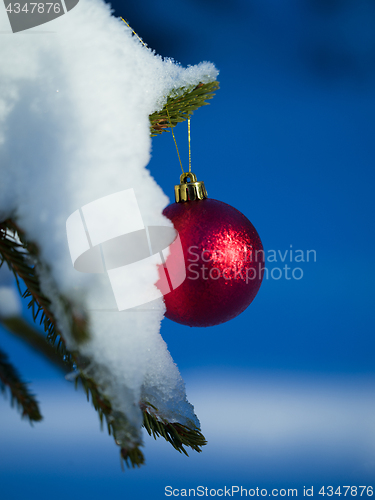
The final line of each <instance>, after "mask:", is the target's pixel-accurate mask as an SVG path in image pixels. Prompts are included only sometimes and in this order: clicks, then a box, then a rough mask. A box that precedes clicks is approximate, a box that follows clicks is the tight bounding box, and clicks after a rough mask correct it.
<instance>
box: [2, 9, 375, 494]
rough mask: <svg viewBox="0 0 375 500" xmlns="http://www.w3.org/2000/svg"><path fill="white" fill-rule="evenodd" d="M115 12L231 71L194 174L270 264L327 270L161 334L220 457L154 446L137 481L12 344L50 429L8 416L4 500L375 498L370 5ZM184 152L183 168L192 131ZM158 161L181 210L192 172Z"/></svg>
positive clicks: (38, 366) (164, 145)
mask: <svg viewBox="0 0 375 500" xmlns="http://www.w3.org/2000/svg"><path fill="white" fill-rule="evenodd" d="M112 5H113V7H114V8H115V14H116V15H118V16H122V17H124V18H126V19H127V20H128V22H129V23H130V24H131V25H132V27H133V28H134V29H135V30H136V31H137V32H138V34H139V35H140V36H142V37H143V39H144V40H145V41H146V42H147V43H148V44H149V46H151V47H153V48H154V49H155V50H156V51H157V52H158V53H159V54H161V55H163V56H168V57H173V58H174V59H176V60H177V61H180V62H181V63H182V64H183V65H188V64H195V63H198V62H200V61H202V60H210V61H212V62H214V63H215V64H216V65H217V67H218V69H219V70H220V75H219V81H220V86H221V88H220V90H219V91H218V92H217V95H216V96H215V98H214V99H213V100H212V101H211V105H210V106H207V107H205V108H202V109H200V110H198V111H197V112H196V113H195V114H194V118H193V120H192V162H193V163H192V166H193V171H194V172H195V173H196V174H197V176H198V178H199V179H200V180H204V181H205V184H206V187H207V189H208V193H209V196H210V197H212V198H215V199H219V200H221V201H224V202H226V203H229V204H230V205H232V206H234V207H236V208H237V209H239V210H240V211H241V212H243V213H244V214H245V215H246V216H247V217H248V218H249V219H250V220H251V222H252V223H253V224H254V225H255V227H256V228H257V230H258V232H259V235H260V237H261V239H262V241H263V245H264V248H265V250H266V252H267V251H268V250H276V251H278V250H280V251H281V252H282V253H284V252H285V251H286V250H289V249H290V248H291V245H292V249H293V250H297V249H300V250H303V251H304V252H306V251H307V250H311V249H313V250H315V251H316V256H317V258H316V262H309V263H307V262H306V263H294V262H289V259H288V262H287V264H288V266H289V267H292V268H293V267H300V268H302V270H303V278H302V279H301V280H294V279H291V280H286V279H285V278H282V279H279V280H274V279H268V280H264V282H263V284H262V287H261V289H260V292H259V293H258V296H257V297H256V299H255V300H254V302H253V303H252V304H251V305H250V307H249V308H248V309H247V310H246V311H245V312H244V313H243V314H242V315H241V316H239V317H237V318H236V319H234V320H232V321H231V322H229V323H226V324H224V325H220V326H217V327H213V328H209V329H199V328H189V327H185V326H182V325H178V324H175V323H173V322H171V321H169V320H164V322H163V325H162V330H161V333H162V335H163V338H164V339H165V341H166V342H167V344H168V347H169V350H170V352H171V354H172V356H173V358H174V360H175V362H176V363H177V364H178V366H179V368H180V370H181V373H182V375H183V377H184V379H185V381H186V384H187V393H188V397H189V399H190V400H191V401H192V403H193V404H194V405H195V407H196V411H197V413H198V416H199V417H200V418H201V423H202V428H203V432H204V434H205V435H206V437H207V438H208V440H209V445H208V446H207V447H206V449H205V450H204V452H203V453H202V454H200V455H198V454H192V456H191V457H190V458H189V459H188V458H186V457H184V456H179V455H178V454H177V452H175V451H174V450H173V449H172V448H171V447H170V446H168V445H167V444H166V443H164V442H162V441H158V442H157V443H154V442H153V440H152V439H151V438H147V437H146V439H145V449H144V452H145V454H146V459H147V466H146V467H143V468H142V469H141V470H136V471H127V472H126V473H125V474H123V473H121V470H120V466H119V459H118V453H117V449H116V447H115V445H114V444H113V442H112V439H111V438H109V437H108V436H107V435H106V434H105V433H104V432H103V433H101V432H100V431H99V425H98V421H97V420H98V419H97V416H96V414H95V411H94V410H93V409H91V407H90V405H88V404H87V403H86V402H85V398H84V396H83V394H81V393H80V392H78V393H76V392H75V391H74V389H73V387H72V385H71V384H69V383H68V382H66V381H64V379H63V377H62V376H61V374H60V373H59V372H58V371H57V370H56V369H54V368H52V367H50V366H49V365H48V364H47V362H45V361H44V360H42V359H41V358H39V357H38V356H37V355H35V354H33V353H31V352H30V351H29V350H28V348H27V347H25V346H23V345H22V344H21V343H20V342H19V341H17V340H16V339H14V338H12V337H11V336H10V335H9V334H7V333H6V332H4V331H0V342H1V346H2V348H3V349H4V350H5V351H6V352H8V354H9V356H10V358H11V360H12V361H13V362H14V363H15V364H16V365H17V366H18V368H19V369H20V371H21V372H22V374H23V376H24V377H25V378H26V379H27V380H30V381H32V382H33V385H32V387H33V390H34V391H35V392H36V393H37V394H38V397H39V400H40V401H41V404H42V412H43V414H44V416H45V421H44V422H43V423H41V424H38V425H35V427H34V428H33V429H31V428H30V426H29V425H28V424H27V423H26V422H22V421H20V418H19V415H18V414H17V413H16V412H15V410H12V409H10V408H9V404H8V402H6V401H5V402H4V401H2V400H0V408H1V411H0V422H1V427H0V429H1V430H0V483H1V486H0V488H1V489H0V492H1V497H2V498H5V499H6V500H8V499H12V498H14V499H21V498H26V497H27V498H41V499H44V498H45V499H47V498H51V497H52V496H53V497H54V498H55V499H60V498H61V499H62V498H66V497H67V496H69V497H70V498H79V497H81V498H93V499H96V498H102V497H103V496H108V497H110V498H112V497H113V498H140V499H143V498H150V497H151V498H164V495H163V489H164V486H166V485H167V484H171V485H172V486H174V487H175V488H183V487H196V486H199V485H200V484H203V485H205V486H209V487H216V488H219V487H222V486H223V485H227V486H229V485H232V484H240V485H241V484H242V485H243V486H244V487H247V488H252V487H256V486H259V487H264V488H272V487H274V488H282V487H287V488H288V487H289V488H291V487H299V488H301V487H302V486H303V485H305V486H311V485H312V484H314V485H316V486H317V485H319V486H323V485H325V486H328V485H329V484H332V483H333V485H336V486H338V485H339V484H341V485H344V484H345V485H349V484H350V485H353V484H354V485H359V484H363V485H365V484H366V485H367V484H372V485H373V486H375V484H374V478H375V395H374V394H375V393H374V388H375V367H374V352H375V343H374V331H375V330H374V292H373V282H374V277H375V276H374V275H375V273H374V258H373V252H374V201H373V200H374V196H373V190H374V156H375V140H374V132H375V121H374V117H375V29H374V27H375V4H374V2H373V1H370V0H342V1H334V0H325V1H323V0H283V2H279V1H276V0H253V1H250V0H234V1H232V2H230V3H228V2H224V1H221V0H220V1H219V0H216V1H215V2H214V1H213V0H199V1H197V0H175V1H174V2H171V1H169V0H166V1H164V2H152V1H151V0H145V1H143V2H132V3H131V4H129V3H128V2H123V1H120V0H119V1H113V2H112ZM176 136H177V140H178V144H179V148H180V151H181V153H182V155H183V162H184V163H185V165H187V128H186V124H180V125H179V126H178V127H177V129H176ZM152 154H153V157H152V160H151V162H150V164H149V169H150V171H151V173H152V175H153V176H154V177H155V178H156V180H157V182H158V183H159V184H160V185H161V186H162V188H163V189H164V191H165V192H166V193H167V194H169V195H170V197H171V199H172V195H173V186H174V184H176V183H178V180H179V174H180V167H179V164H178V159H177V155H176V151H175V148H174V144H173V140H172V137H171V134H163V135H162V136H160V137H156V138H154V139H153V153H152ZM284 265H285V263H281V262H280V261H279V262H273V263H271V262H270V263H268V267H269V271H271V270H272V268H273V267H283V266H284ZM371 481H372V483H371ZM301 492H302V490H301ZM301 494H302V493H301ZM316 496H319V495H316Z"/></svg>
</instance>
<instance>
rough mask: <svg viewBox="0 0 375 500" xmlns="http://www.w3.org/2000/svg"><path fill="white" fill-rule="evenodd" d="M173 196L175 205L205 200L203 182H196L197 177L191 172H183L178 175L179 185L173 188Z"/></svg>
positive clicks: (205, 193) (205, 192) (205, 194)
mask: <svg viewBox="0 0 375 500" xmlns="http://www.w3.org/2000/svg"><path fill="white" fill-rule="evenodd" d="M188 179H189V180H188ZM174 194H175V198H176V203H183V202H185V201H195V200H204V199H205V198H207V191H206V187H205V185H204V182H202V181H198V180H197V176H196V175H195V174H194V173H193V172H183V173H182V174H181V175H180V184H178V185H177V186H175V187H174Z"/></svg>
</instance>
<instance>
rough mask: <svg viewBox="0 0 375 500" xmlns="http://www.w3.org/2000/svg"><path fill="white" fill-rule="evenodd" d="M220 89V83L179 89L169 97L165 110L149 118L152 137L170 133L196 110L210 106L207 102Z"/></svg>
mask: <svg viewBox="0 0 375 500" xmlns="http://www.w3.org/2000/svg"><path fill="white" fill-rule="evenodd" d="M218 88H219V82H216V81H215V82H210V83H200V84H199V85H197V86H196V87H194V88H185V89H179V90H178V91H176V92H175V93H174V94H172V95H171V96H169V97H168V99H167V102H166V103H165V105H164V107H163V109H162V110H161V111H156V112H155V113H152V114H151V115H150V117H149V118H150V133H151V137H155V136H156V135H158V134H161V133H162V132H168V129H169V128H171V127H175V126H176V125H177V123H180V122H183V121H185V120H187V119H188V118H189V116H191V115H192V114H193V112H194V111H195V110H196V109H198V108H200V107H201V106H206V105H207V104H209V103H208V102H207V101H208V100H209V99H212V98H213V96H214V95H215V91H216V90H217V89H218ZM167 110H168V113H169V116H168V113H167Z"/></svg>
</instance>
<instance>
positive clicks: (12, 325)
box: [1, 316, 71, 372]
mask: <svg viewBox="0 0 375 500" xmlns="http://www.w3.org/2000/svg"><path fill="white" fill-rule="evenodd" d="M1 323H2V325H3V326H4V327H5V328H6V330H8V331H9V332H10V333H12V334H13V335H15V336H16V337H18V338H20V339H21V340H23V341H24V342H26V344H28V345H29V346H30V347H31V348H32V349H33V350H34V351H35V352H37V353H38V354H41V355H42V356H43V357H44V358H47V359H48V360H49V361H50V362H51V363H52V364H53V365H54V366H56V367H58V368H59V369H60V370H62V371H64V372H67V371H68V370H69V369H70V368H71V367H70V366H69V364H68V363H67V362H66V361H64V360H63V359H62V357H61V356H60V355H59V354H58V353H57V352H56V348H55V347H54V346H53V345H52V344H51V343H49V342H46V339H45V338H44V337H43V336H42V335H41V334H40V333H39V332H38V331H37V330H36V329H35V328H33V327H32V326H30V325H29V324H28V323H27V322H26V321H25V320H24V319H23V318H22V317H20V316H11V317H8V318H1Z"/></svg>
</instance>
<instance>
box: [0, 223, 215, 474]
mask: <svg viewBox="0 0 375 500" xmlns="http://www.w3.org/2000/svg"><path fill="white" fill-rule="evenodd" d="M0 260H1V262H0V265H4V263H6V264H7V265H8V266H9V268H10V269H11V270H12V271H13V273H14V275H15V278H16V281H17V285H18V288H19V291H20V293H21V295H22V296H23V298H25V299H27V298H29V299H30V302H29V308H31V309H32V313H33V319H34V321H39V323H40V324H43V325H44V331H45V332H46V334H47V335H46V340H47V341H48V342H50V344H51V345H52V346H55V345H56V342H57V350H56V352H54V353H53V354H51V352H50V351H48V349H47V350H45V351H44V349H43V348H40V346H39V340H37V339H36V338H35V335H34V334H36V332H33V333H31V332H30V331H27V329H26V328H23V327H24V326H25V325H23V324H22V322H21V323H20V322H18V321H14V319H11V318H8V319H7V320H4V319H3V320H2V321H3V322H4V323H5V326H7V327H8V328H9V329H10V330H12V331H13V333H16V334H18V335H19V336H21V337H22V338H23V339H24V340H26V341H27V342H28V343H30V344H33V343H34V347H36V348H38V350H39V351H40V352H43V353H44V354H45V355H47V356H50V355H51V356H54V355H56V356H59V357H60V360H62V361H63V362H64V363H65V365H66V366H67V367H68V368H69V369H71V370H74V371H73V374H72V376H73V378H74V379H75V385H76V387H77V386H78V384H79V382H80V383H81V384H82V387H83V389H84V391H85V393H86V395H87V399H88V400H90V398H91V402H92V404H93V406H94V408H95V410H96V411H97V412H98V415H99V419H100V422H101V427H102V428H103V424H104V421H105V423H106V427H107V430H108V433H109V434H110V435H113V437H114V439H115V442H116V444H118V445H119V446H120V457H121V460H122V463H125V465H126V466H127V467H133V468H134V467H139V466H141V465H142V464H143V463H144V457H143V454H142V451H141V450H140V449H139V445H138V444H134V445H133V446H132V447H127V448H125V447H124V446H122V445H121V439H120V438H119V436H122V435H123V434H124V432H127V423H128V422H127V418H126V416H125V414H123V413H121V412H119V411H114V410H113V408H112V405H111V402H110V399H109V398H108V397H106V395H105V394H104V393H103V391H102V390H101V388H100V386H99V385H98V384H97V383H96V381H95V377H94V374H92V373H91V372H90V369H89V366H90V360H88V359H86V358H84V357H82V356H81V355H79V353H78V352H69V351H68V350H67V349H66V346H65V341H64V339H63V336H62V334H61V332H60V330H59V329H58V328H57V326H56V318H55V317H54V315H53V313H52V311H51V309H50V306H51V302H50V300H49V299H48V298H47V297H45V296H44V295H43V293H42V291H41V288H40V283H39V278H38V275H37V273H36V266H37V265H38V249H37V247H36V245H33V244H30V243H28V242H27V241H26V240H25V237H24V235H23V233H22V231H21V230H20V228H18V227H17V225H16V224H15V223H14V222H13V221H12V220H9V219H8V220H7V221H5V222H3V223H1V224H0ZM20 278H21V279H22V280H23V281H24V283H25V285H26V286H27V289H26V291H24V292H22V289H21V284H20V281H19V279H20ZM61 300H63V299H61ZM64 304H65V307H66V313H67V315H70V318H71V321H70V325H71V328H72V329H73V330H74V329H75V332H76V333H75V334H74V337H75V338H80V339H82V338H84V337H85V335H87V333H86V328H87V325H86V322H85V320H84V319H83V320H82V319H80V318H79V317H77V315H74V314H73V313H72V311H71V309H70V304H69V303H68V302H67V301H66V302H65V303H64ZM77 332H78V333H77ZM79 332H81V333H79ZM8 373H9V370H8ZM14 373H15V372H14ZM25 401H26V400H25ZM140 408H141V410H142V412H143V426H144V427H145V428H146V430H147V432H148V433H149V434H150V435H151V434H152V435H153V436H154V438H155V439H156V438H157V437H159V436H162V437H164V439H166V441H167V442H169V443H170V444H171V445H172V446H173V447H174V448H175V449H176V450H177V451H179V452H180V453H185V454H186V455H187V452H186V450H185V448H184V447H190V448H191V449H193V450H195V451H197V452H200V451H201V447H202V446H203V445H205V444H206V440H205V438H204V436H203V435H202V434H201V432H200V431H199V430H198V429H197V428H195V427H192V428H189V427H187V426H185V425H182V424H179V423H170V422H168V421H166V420H165V419H163V418H162V417H161V416H160V415H159V414H158V410H157V408H155V407H154V406H153V405H151V404H150V403H140Z"/></svg>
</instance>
